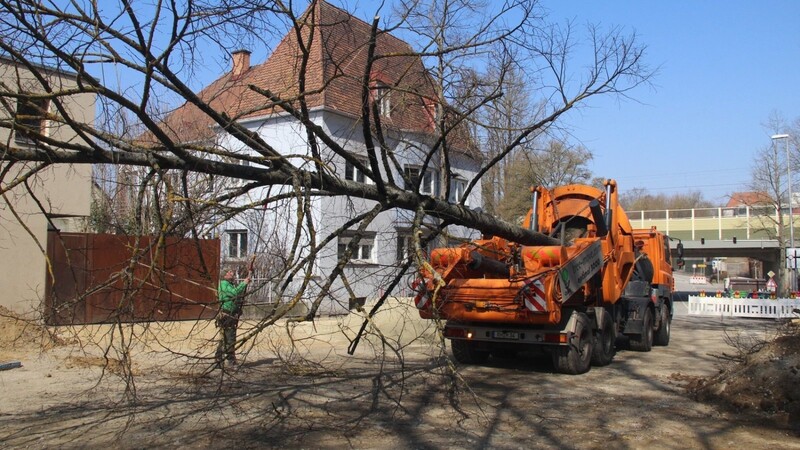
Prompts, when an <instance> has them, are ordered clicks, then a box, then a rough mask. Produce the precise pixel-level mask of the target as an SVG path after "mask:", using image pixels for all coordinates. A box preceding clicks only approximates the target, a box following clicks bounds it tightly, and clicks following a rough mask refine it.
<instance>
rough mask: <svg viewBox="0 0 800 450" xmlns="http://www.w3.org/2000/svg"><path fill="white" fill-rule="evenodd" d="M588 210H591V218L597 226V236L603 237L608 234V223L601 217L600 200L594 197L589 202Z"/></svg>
mask: <svg viewBox="0 0 800 450" xmlns="http://www.w3.org/2000/svg"><path fill="white" fill-rule="evenodd" d="M589 211H591V212H592V220H594V225H595V227H597V237H605V236H606V235H607V234H608V225H607V224H606V221H605V218H604V217H603V210H602V209H600V202H598V201H597V200H596V199H595V200H592V201H591V202H589Z"/></svg>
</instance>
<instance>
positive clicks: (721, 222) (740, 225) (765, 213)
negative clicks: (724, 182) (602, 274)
mask: <svg viewBox="0 0 800 450" xmlns="http://www.w3.org/2000/svg"><path fill="white" fill-rule="evenodd" d="M788 216H789V214H788V211H784V214H779V213H778V211H777V209H775V208H773V207H755V208H753V207H746V206H741V207H734V208H726V207H718V208H695V209H680V210H654V211H628V218H629V219H630V221H631V225H633V227H634V228H650V227H653V226H655V227H656V228H657V229H658V230H659V231H662V232H664V233H666V234H668V235H669V236H670V237H671V238H672V239H673V240H672V241H671V247H672V249H673V254H675V251H674V249H675V248H676V247H677V244H678V240H680V241H681V242H682V243H683V247H684V257H685V258H707V259H708V258H719V257H722V258H724V257H728V258H731V257H748V258H754V259H757V260H760V261H762V262H763V263H764V271H765V272H767V271H770V270H772V271H774V272H775V273H780V271H779V270H778V266H779V265H780V263H781V261H782V260H783V256H782V245H781V242H780V240H779V239H778V236H780V235H785V236H787V237H788V235H789V229H788V227H789V217H788ZM794 216H795V217H794V219H795V220H794V222H795V223H794V226H795V227H797V223H798V222H800V220H798V219H800V213H798V214H794ZM781 219H782V222H781ZM780 231H783V233H784V234H782V233H780ZM798 231H800V230H797V229H796V228H795V234H797V233H798ZM798 236H800V235H798Z"/></svg>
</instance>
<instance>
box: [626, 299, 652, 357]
mask: <svg viewBox="0 0 800 450" xmlns="http://www.w3.org/2000/svg"><path fill="white" fill-rule="evenodd" d="M631 349H632V350H636V351H639V352H649V351H650V350H652V349H653V310H652V309H651V308H645V310H644V317H643V318H642V334H634V335H632V336H631Z"/></svg>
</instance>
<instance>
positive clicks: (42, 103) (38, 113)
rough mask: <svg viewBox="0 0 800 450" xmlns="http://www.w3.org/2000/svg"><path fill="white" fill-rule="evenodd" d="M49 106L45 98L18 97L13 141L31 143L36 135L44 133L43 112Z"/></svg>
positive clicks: (45, 111) (44, 121)
mask: <svg viewBox="0 0 800 450" xmlns="http://www.w3.org/2000/svg"><path fill="white" fill-rule="evenodd" d="M49 106H50V103H49V102H48V101H47V100H40V99H33V98H20V99H18V100H17V113H16V117H15V122H16V125H17V130H16V133H15V134H14V142H16V143H17V144H32V143H33V142H35V141H36V136H37V135H45V131H46V127H45V125H46V123H47V121H46V120H45V119H44V116H45V114H46V113H47V110H48V108H49Z"/></svg>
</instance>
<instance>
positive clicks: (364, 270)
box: [221, 111, 481, 314]
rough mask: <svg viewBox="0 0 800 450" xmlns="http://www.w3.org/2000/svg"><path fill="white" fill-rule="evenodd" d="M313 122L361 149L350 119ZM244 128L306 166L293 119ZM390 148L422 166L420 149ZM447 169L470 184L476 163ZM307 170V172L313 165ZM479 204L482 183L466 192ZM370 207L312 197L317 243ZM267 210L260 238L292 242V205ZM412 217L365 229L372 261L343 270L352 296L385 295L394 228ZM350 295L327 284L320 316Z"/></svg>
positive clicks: (321, 275)
mask: <svg viewBox="0 0 800 450" xmlns="http://www.w3.org/2000/svg"><path fill="white" fill-rule="evenodd" d="M313 120H314V122H315V123H317V124H319V125H321V126H322V127H323V129H324V130H325V131H326V132H327V133H329V134H330V135H331V136H332V137H334V139H336V140H337V142H338V143H339V144H340V145H342V146H343V147H344V148H346V149H348V150H350V151H352V152H354V153H356V154H358V153H361V152H363V151H364V141H363V136H362V135H361V126H360V124H357V123H356V122H355V121H354V120H353V119H352V118H349V117H344V116H342V115H340V114H337V113H333V112H330V111H326V112H324V113H323V112H322V111H317V112H315V113H314V116H313ZM247 125H248V126H251V129H253V130H257V131H258V133H259V135H260V136H261V137H262V138H263V139H264V140H265V141H266V142H268V143H269V144H270V145H272V146H273V147H274V148H275V149H276V150H278V151H279V152H281V153H282V154H284V155H295V156H294V158H293V159H292V161H293V163H294V164H295V165H297V166H300V165H304V164H306V165H308V164H310V163H309V162H308V160H305V159H304V158H303V156H306V157H308V156H309V151H308V145H307V139H306V134H305V129H304V128H303V127H302V126H300V125H299V124H297V123H296V122H295V121H294V119H291V118H289V117H286V116H282V117H273V118H270V119H267V120H263V121H257V122H251V123H248V124H247ZM221 144H222V146H223V147H224V148H226V149H228V150H233V151H245V148H244V146H243V145H242V144H241V143H240V142H237V141H235V140H233V139H231V138H230V137H229V136H228V137H223V139H222V142H221ZM414 144H415V145H419V146H422V145H423V144H421V143H419V142H416V143H414ZM390 145H391V146H394V147H395V148H396V155H397V157H398V160H399V161H400V162H401V163H402V164H416V165H419V164H421V162H422V161H421V160H419V157H418V153H419V151H418V150H413V151H408V150H406V149H405V147H406V145H407V144H401V143H398V142H396V141H394V142H391V143H390ZM321 151H322V154H323V156H322V159H323V162H324V163H325V164H326V165H327V167H328V168H329V169H330V170H334V171H335V172H336V173H337V174H338V175H339V176H341V177H344V170H345V163H344V159H343V158H341V157H339V156H338V155H335V154H334V153H333V152H332V151H331V150H329V149H326V148H323V149H322V150H321ZM364 156H366V154H364ZM451 165H452V167H451V171H452V172H454V173H457V174H459V175H461V176H462V177H463V178H464V179H466V180H468V181H469V180H471V179H472V177H473V176H474V174H475V172H476V168H477V164H476V163H475V162H474V161H472V160H471V159H469V158H467V157H464V156H461V155H455V156H454V157H451ZM306 168H309V169H310V168H311V167H306ZM393 176H394V179H395V181H396V182H397V183H398V184H401V182H402V176H401V175H400V173H399V172H395V173H393ZM382 177H383V178H384V179H385V178H386V176H385V174H382ZM267 189H268V188H260V189H257V190H254V191H252V192H251V193H250V194H249V196H248V198H247V199H246V200H241V201H240V202H239V203H240V204H244V203H245V201H247V202H251V203H256V202H258V201H260V200H261V199H263V198H265V197H266V196H267V195H268V193H267ZM289 189H290V188H288V187H282V188H279V187H273V188H272V191H271V192H270V193H269V194H270V195H274V194H275V193H276V192H288V191H289ZM480 202H481V198H480V184H478V185H476V188H475V189H474V190H473V192H472V193H471V194H470V197H469V204H470V205H472V207H474V206H475V205H480V204H481V203H480ZM374 205H375V202H374V201H371V200H364V199H361V198H348V197H345V196H337V197H320V198H317V199H315V200H314V201H313V202H312V215H313V217H312V221H313V223H314V226H315V229H316V236H317V241H321V240H322V239H324V238H325V237H327V236H328V235H329V234H330V233H331V232H334V231H335V230H337V229H338V228H340V227H341V226H342V225H343V224H344V223H345V222H347V221H348V220H350V219H351V218H353V217H354V216H355V215H357V214H359V213H363V212H366V211H368V210H370V209H371V208H372V207H374ZM270 206H276V207H275V208H269V209H267V210H264V211H262V212H261V214H262V216H263V224H262V225H261V226H260V227H261V231H262V235H263V236H265V237H267V236H268V239H271V240H273V242H281V241H283V242H290V241H291V240H292V239H293V238H294V235H295V230H296V202H295V201H293V200H287V201H285V202H284V203H283V204H282V205H270ZM251 214H252V213H251ZM411 217H413V214H410V213H408V212H403V211H396V210H393V211H386V212H383V213H381V214H379V215H378V217H377V218H376V219H375V220H374V221H373V222H372V223H370V225H369V226H368V227H367V232H368V237H372V236H374V248H373V253H372V259H371V261H370V262H351V263H349V264H348V265H347V266H346V268H345V271H344V274H345V277H346V278H347V280H348V282H349V284H350V286H351V288H352V289H353V291H354V293H355V296H356V297H365V298H367V299H374V298H376V297H378V296H380V295H382V294H383V290H384V289H385V288H386V286H387V284H388V283H389V281H390V280H391V278H392V277H393V276H394V274H395V273H396V271H397V266H398V264H397V231H398V228H400V229H407V228H408V227H409V226H410V223H411V222H410V218H411ZM243 222H244V221H242V220H239V219H235V220H231V221H228V222H227V223H226V224H224V225H223V226H222V227H221V228H222V230H223V231H224V230H226V229H240V228H242V227H244V226H245V223H243ZM248 228H251V227H248ZM303 228H304V230H305V231H304V233H303V240H302V241H301V242H300V245H301V248H303V250H304V251H303V252H301V253H300V254H298V257H303V256H305V255H306V254H307V246H308V244H309V240H308V239H309V236H308V233H307V228H306V227H305V224H303ZM357 228H358V224H356V225H354V226H352V227H351V229H352V230H356V229H357ZM255 231H256V230H252V232H255ZM448 231H449V232H450V233H452V234H455V235H458V236H464V237H476V236H477V234H476V233H475V232H474V231H472V230H469V229H467V228H464V227H450V229H449V230H448ZM223 241H224V240H223ZM224 245H226V243H225V242H223V246H224ZM262 248H263V247H262ZM225 250H226V249H225V247H223V253H224V252H225ZM337 252H338V241H337V240H333V241H332V242H330V243H329V244H328V245H327V246H326V247H325V248H324V249H323V250H322V251H321V252H320V254H319V255H318V258H317V261H316V264H315V266H314V278H313V280H312V282H313V283H312V289H309V290H308V291H307V292H306V297H305V301H306V302H307V303H308V302H310V301H312V299H313V298H315V297H316V295H317V294H318V292H319V288H320V287H321V286H324V285H325V282H326V281H327V277H328V276H329V274H330V273H331V271H332V270H333V269H334V268H335V267H336V264H337V263H338V254H337ZM403 290H404V291H405V292H406V293H407V292H408V286H401V291H403ZM348 297H349V295H348V293H347V292H346V290H345V289H344V286H343V285H342V283H341V281H337V282H336V283H334V285H333V286H331V289H330V290H329V292H328V293H327V295H326V298H325V300H324V301H323V302H322V304H321V305H320V309H319V312H320V313H323V314H338V313H345V312H347V309H348Z"/></svg>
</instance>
